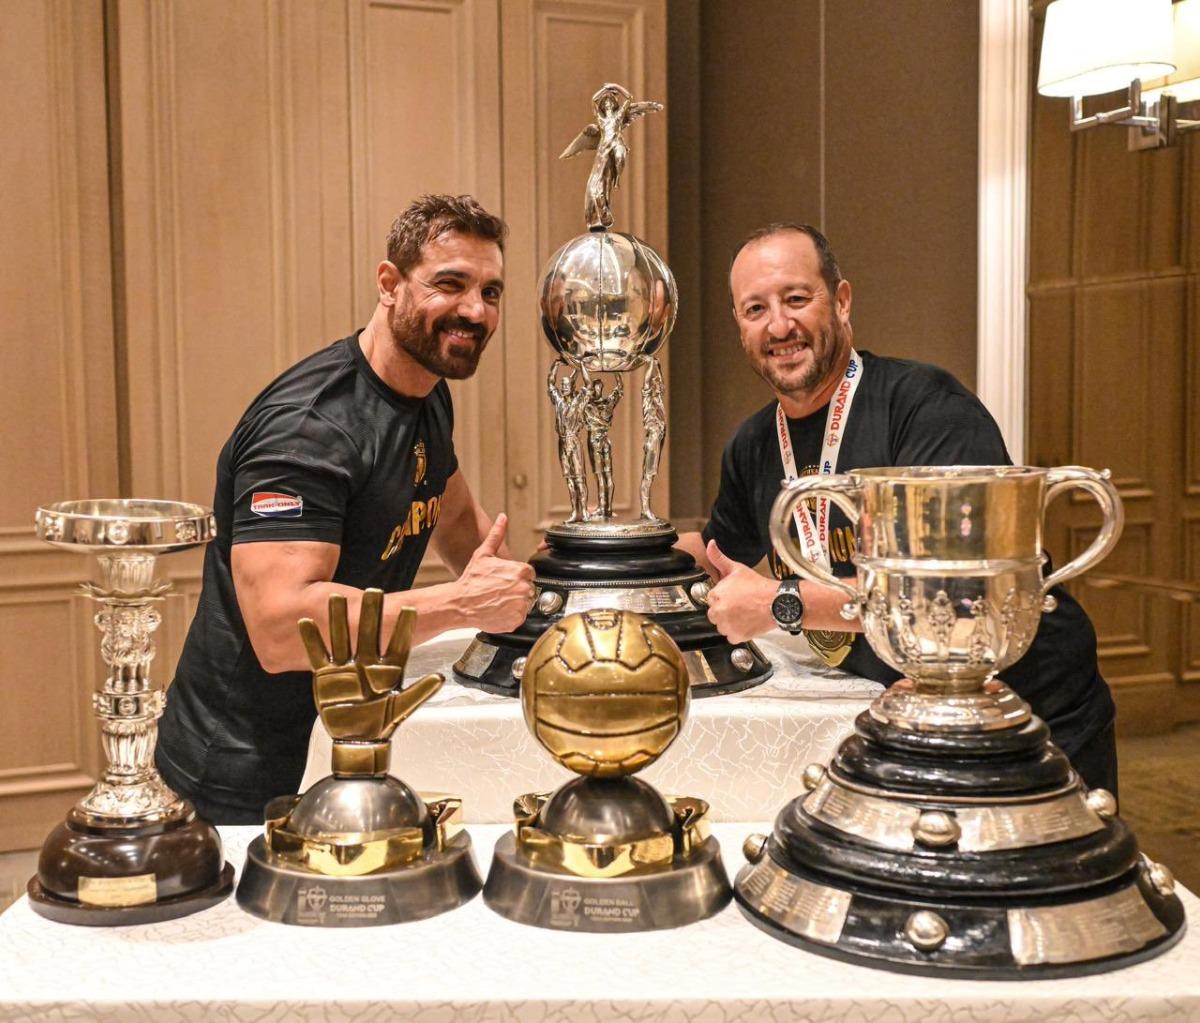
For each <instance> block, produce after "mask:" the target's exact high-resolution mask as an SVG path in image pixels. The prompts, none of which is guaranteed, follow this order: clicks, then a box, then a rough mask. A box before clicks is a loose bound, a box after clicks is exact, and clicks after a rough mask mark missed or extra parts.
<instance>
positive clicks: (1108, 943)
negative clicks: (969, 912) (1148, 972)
mask: <svg viewBox="0 0 1200 1023" xmlns="http://www.w3.org/2000/svg"><path fill="white" fill-rule="evenodd" d="M1166 933H1167V929H1166V928H1165V927H1164V926H1163V925H1162V923H1160V922H1159V919H1158V917H1156V916H1155V915H1154V914H1153V913H1152V912H1151V911H1150V907H1149V906H1147V905H1146V902H1145V900H1144V899H1143V898H1142V893H1141V892H1140V891H1138V888H1137V886H1136V885H1133V886H1131V887H1129V888H1125V889H1123V890H1122V891H1119V892H1114V893H1113V894H1112V895H1105V896H1104V897H1103V898H1099V899H1089V900H1087V901H1086V902H1075V903H1071V904H1069V905H1066V906H1045V907H1040V908H1027V909H1010V910H1009V911H1008V941H1009V946H1010V947H1011V948H1012V954H1013V958H1014V959H1015V960H1016V961H1017V962H1018V963H1020V964H1021V965H1022V966H1032V965H1035V964H1038V963H1076V962H1081V961H1083V960H1087V959H1101V958H1104V957H1106V956H1112V955H1118V954H1120V953H1122V952H1134V951H1136V950H1137V949H1139V948H1142V947H1144V946H1145V945H1147V944H1149V943H1150V942H1151V941H1154V940H1155V939H1156V938H1161V937H1162V936H1163V935H1165V934H1166Z"/></svg>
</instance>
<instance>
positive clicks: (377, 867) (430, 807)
mask: <svg viewBox="0 0 1200 1023" xmlns="http://www.w3.org/2000/svg"><path fill="white" fill-rule="evenodd" d="M416 619H417V613H416V612H415V611H414V610H412V608H404V609H402V610H401V612H400V615H399V617H398V618H397V619H396V625H395V629H394V630H393V632H392V638H391V640H390V642H389V643H388V646H387V649H386V650H385V651H384V652H383V653H380V630H381V628H382V623H383V593H382V591H380V590H366V591H365V592H364V593H363V598H362V607H361V609H360V611H359V622H358V642H357V644H356V648H355V650H354V651H353V652H351V649H350V626H349V621H348V617H347V613H346V598H345V597H343V596H341V595H340V594H333V595H332V596H330V598H329V639H330V648H331V649H329V650H326V648H325V641H324V639H323V638H322V637H321V632H320V630H319V629H318V628H317V625H316V623H315V622H314V621H312V620H311V619H308V618H305V619H303V620H302V621H301V622H300V634H301V636H302V637H303V639H304V645H305V647H306V649H307V650H308V655H309V660H310V662H311V663H312V667H313V696H314V698H315V700H316V704H317V710H318V712H319V713H320V715H321V721H322V722H323V723H324V725H325V728H326V729H327V730H328V731H329V734H330V736H331V737H332V738H333V755H332V763H333V773H332V774H331V775H329V776H328V777H326V778H322V779H321V780H320V781H319V782H317V783H316V784H314V785H313V786H312V787H311V788H310V789H309V790H308V791H307V792H306V793H304V794H303V795H294V796H281V797H279V798H278V799H275V800H272V801H271V802H270V803H268V804H267V810H266V818H267V820H266V833H265V834H264V835H260V836H259V837H258V838H256V839H255V840H254V841H253V842H252V843H251V844H250V848H249V850H248V852H247V855H246V865H245V867H244V868H243V870H242V877H241V880H240V881H239V882H238V889H237V900H238V902H239V903H240V904H241V906H242V908H243V909H246V910H248V911H249V912H251V913H253V914H254V915H256V916H261V917H265V918H266V919H268V920H274V921H277V922H281V923H285V924H299V925H301V926H316V927H367V926H372V925H377V924H392V923H402V922H404V921H407V920H421V919H424V918H425V917H430V916H436V915H437V914H438V913H444V912H446V911H447V910H450V909H454V908H455V907H456V906H460V905H462V904H463V903H464V902H468V901H470V900H471V899H472V898H474V897H475V895H476V893H478V891H479V889H480V887H481V881H480V878H479V872H478V870H476V867H475V861H474V859H473V858H472V856H471V838H470V836H469V835H468V834H467V833H466V832H465V831H463V830H462V829H461V827H460V826H458V825H457V823H456V822H454V821H453V818H454V817H455V816H456V815H457V813H458V811H459V810H460V809H461V807H462V801H461V800H460V799H458V798H456V797H454V796H447V795H441V796H424V797H423V796H421V795H419V794H418V793H416V792H414V791H413V790H412V789H411V788H409V787H408V786H407V785H405V784H404V782H402V781H400V780H399V779H398V778H394V777H392V776H391V775H389V774H388V760H389V757H390V754H391V747H392V733H393V732H394V731H395V730H396V728H397V726H398V725H399V724H400V723H401V722H402V721H404V720H405V719H406V718H407V717H408V716H409V715H410V714H412V712H413V711H414V710H416V709H417V708H418V707H419V706H420V705H421V704H422V703H424V702H425V701H426V700H428V699H429V698H430V697H431V696H432V695H433V694H434V693H436V692H437V691H438V690H439V689H440V688H441V687H442V683H443V682H444V681H445V680H444V679H443V677H442V676H441V675H426V676H425V677H424V678H422V679H421V680H420V681H418V682H414V683H413V684H412V685H411V686H409V687H408V688H407V689H405V688H403V684H404V667H405V664H406V663H407V662H408V653H409V649H410V647H411V645H412V635H413V628H414V626H415V625H416Z"/></svg>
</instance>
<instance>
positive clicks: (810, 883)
mask: <svg viewBox="0 0 1200 1023" xmlns="http://www.w3.org/2000/svg"><path fill="white" fill-rule="evenodd" d="M1076 487H1078V488H1081V489H1083V490H1085V491H1087V492H1088V493H1089V494H1091V495H1092V496H1093V497H1094V498H1095V499H1096V501H1097V503H1098V504H1099V505H1100V510H1101V512H1102V513H1103V523H1102V525H1101V527H1100V529H1099V530H1098V532H1097V535H1096V537H1095V539H1094V540H1093V541H1092V543H1091V545H1090V546H1089V547H1088V548H1087V549H1086V550H1084V551H1083V552H1082V553H1080V554H1079V555H1078V556H1076V557H1075V558H1074V559H1072V560H1071V561H1069V562H1068V563H1067V564H1066V565H1064V566H1062V567H1061V568H1059V569H1058V570H1057V571H1055V572H1054V573H1053V574H1051V575H1049V576H1047V577H1045V578H1043V577H1042V565H1043V562H1044V561H1045V558H1044V556H1043V554H1042V515H1043V510H1044V507H1045V505H1046V503H1047V502H1048V501H1049V500H1050V499H1051V498H1053V497H1054V496H1056V495H1057V494H1060V493H1063V492H1065V491H1067V490H1069V489H1072V488H1076ZM811 498H827V499H829V500H832V501H834V502H835V503H836V504H838V505H839V506H840V507H841V508H842V509H843V510H844V511H845V512H846V514H847V515H848V516H849V517H850V519H851V520H852V521H854V522H856V523H857V531H858V545H857V547H858V553H857V554H855V556H854V564H855V566H856V567H857V570H858V575H857V579H855V580H841V579H837V578H835V577H833V576H832V575H831V574H829V572H827V571H826V570H825V569H824V568H822V567H821V566H819V565H815V564H814V563H812V562H809V561H807V560H806V559H805V557H804V554H803V552H802V551H801V550H800V548H799V545H798V544H797V543H796V541H795V540H793V539H792V538H791V536H790V534H789V532H788V528H787V526H788V523H790V522H791V519H792V510H793V509H794V508H795V507H796V506H797V504H799V502H801V501H804V500H808V499H811ZM1122 521H1123V513H1122V510H1121V499H1120V497H1119V495H1118V494H1117V491H1116V488H1115V487H1114V486H1113V485H1112V484H1111V483H1110V482H1109V480H1108V474H1107V473H1103V474H1101V473H1097V472H1095V471H1093V470H1092V469H1084V468H1081V467H1078V466H1064V467H1061V468H1056V469H1039V468H1028V467H1021V466H950V467H930V468H920V467H918V468H901V469H859V470H856V471H854V472H851V473H849V474H845V475H834V476H809V477H805V478H802V479H799V480H793V481H790V482H788V483H787V484H786V485H785V487H784V489H783V491H782V492H781V493H780V495H779V498H778V500H776V502H775V507H774V509H773V510H772V513H771V524H770V525H771V540H772V542H773V543H774V544H775V547H776V549H777V550H778V551H779V552H780V554H781V555H782V557H783V558H784V559H785V560H786V561H787V563H788V564H789V565H791V567H792V568H793V569H794V570H795V571H796V572H798V573H799V574H800V575H802V576H803V577H805V578H807V579H811V580H812V581H814V582H817V583H820V584H822V585H824V586H834V587H837V588H838V589H840V590H841V591H842V592H843V593H845V594H846V596H847V597H848V598H849V600H850V603H849V604H847V605H846V611H845V613H846V614H851V615H855V616H857V615H861V616H862V620H863V627H864V631H865V633H866V638H867V641H868V642H869V643H870V644H871V648H872V649H873V650H874V651H875V652H876V654H878V655H879V657H880V658H882V659H883V660H884V661H885V662H886V663H888V664H890V665H891V666H892V667H894V668H895V669H896V670H897V671H900V672H902V673H903V674H904V676H905V677H904V678H903V679H901V680H900V681H898V682H896V683H895V684H894V685H893V686H891V687H890V688H889V689H888V690H887V691H885V692H884V693H883V694H882V695H881V696H879V697H878V698H877V699H876V700H875V702H874V703H873V704H872V705H871V708H870V710H868V711H864V712H863V713H862V714H861V715H859V717H858V720H857V721H856V722H855V734H853V735H851V736H849V737H848V738H846V739H845V740H844V741H843V742H842V743H841V745H840V746H839V747H838V750H837V753H836V754H835V756H834V758H833V761H832V763H830V764H829V765H828V767H824V766H822V765H819V764H813V765H810V766H809V768H808V769H807V770H806V771H805V774H804V781H805V787H806V788H807V789H808V791H807V792H806V793H804V794H802V795H800V796H798V797H797V798H796V799H794V800H793V801H792V802H791V803H789V804H788V805H787V806H786V807H784V809H783V811H782V812H781V813H780V814H779V817H778V818H777V820H776V822H775V830H774V833H773V834H772V836H771V837H770V839H767V837H766V836H763V835H757V836H751V837H750V838H749V839H747V841H746V845H745V850H746V855H747V858H748V859H749V860H750V865H749V866H747V867H746V868H745V869H744V870H743V871H742V872H741V873H740V874H739V875H738V878H737V882H736V884H735V889H736V897H737V900H738V902H739V903H740V905H741V907H742V909H743V910H744V911H745V913H746V914H747V916H749V918H750V919H751V920H752V921H753V922H754V923H756V924H758V925H759V926H760V927H762V928H763V929H764V930H766V931H768V932H769V933H771V934H773V935H775V936H776V937H778V938H781V939H782V940H784V941H788V942H791V943H792V944H796V945H801V946H802V947H804V948H806V949H808V950H810V951H813V952H819V953H821V954H823V955H829V956H833V957H834V958H839V959H848V960H850V961H853V962H858V963H862V964H864V965H868V966H878V967H883V968H886V969H892V970H899V971H902V972H907V973H925V974H932V975H936V976H941V977H953V976H959V977H975V978H992V979H998V980H1012V979H1025V978H1035V977H1052V976H1072V975H1078V974H1084V973H1096V972H1099V971H1102V970H1110V969H1114V968H1116V967H1119V966H1126V965H1128V964H1130V963H1133V962H1138V961H1139V960H1142V959H1147V958H1149V957H1151V956H1154V955H1157V954H1158V953H1160V952H1162V951H1164V950H1165V949H1167V948H1170V947H1171V946H1172V945H1173V944H1174V943H1175V942H1176V941H1177V940H1178V939H1179V937H1180V936H1181V935H1182V934H1183V929H1184V914H1183V906H1182V904H1181V903H1180V901H1179V898H1178V896H1176V895H1175V894H1174V882H1173V880H1172V878H1171V873H1170V871H1168V870H1167V869H1166V868H1165V867H1163V866H1161V865H1160V864H1157V863H1151V862H1150V861H1149V860H1147V859H1146V858H1145V857H1144V856H1142V855H1140V854H1139V852H1138V847H1137V842H1136V840H1135V839H1134V836H1133V835H1132V833H1131V832H1130V831H1129V829H1128V828H1127V827H1126V826H1125V824H1124V823H1123V822H1122V821H1121V819H1120V818H1119V817H1118V816H1116V812H1117V805H1116V800H1115V799H1114V798H1113V797H1112V795H1111V794H1110V793H1108V792H1105V791H1104V790H1103V789H1092V790H1091V791H1089V790H1088V789H1087V788H1086V787H1085V786H1084V785H1083V784H1082V782H1081V781H1080V779H1079V776H1078V775H1077V774H1076V773H1075V771H1074V770H1072V768H1071V764H1070V762H1069V761H1068V759H1067V757H1066V756H1064V755H1063V753H1062V752H1061V751H1060V750H1058V749H1057V748H1056V747H1055V746H1053V745H1052V744H1051V743H1050V741H1049V738H1050V733H1049V729H1048V728H1047V727H1046V725H1045V724H1044V723H1043V722H1042V721H1040V720H1039V719H1038V718H1037V717H1035V716H1034V715H1033V714H1032V713H1031V712H1030V709H1029V705H1028V704H1026V703H1025V702H1024V701H1023V700H1022V699H1021V698H1020V696H1018V695H1017V694H1016V693H1015V692H1013V691H1012V690H1011V689H1010V688H1009V687H1008V686H1006V685H1005V684H1004V683H1003V682H1002V681H1001V680H1000V679H997V678H996V677H995V676H996V674H997V673H1000V674H1003V672H1004V669H1005V668H1007V667H1008V666H1009V665H1011V664H1013V663H1015V662H1016V661H1017V660H1018V659H1019V658H1020V657H1021V656H1022V655H1023V654H1024V653H1025V652H1026V651H1027V650H1028V649H1029V646H1030V644H1031V643H1032V642H1033V638H1034V635H1035V633H1036V632H1037V629H1038V622H1039V620H1040V618H1041V615H1042V613H1043V611H1045V612H1046V613H1049V614H1052V613H1053V612H1054V610H1055V607H1056V606H1057V601H1056V598H1055V597H1054V596H1053V595H1052V594H1051V593H1050V590H1051V588H1052V587H1053V586H1055V585H1056V584H1057V583H1059V582H1062V581H1064V580H1066V579H1070V578H1073V577H1074V576H1077V575H1079V574H1080V573H1081V572H1083V571H1085V570H1086V569H1087V568H1089V567H1090V566H1091V565H1093V564H1095V563H1096V562H1097V561H1099V560H1100V559H1101V558H1103V557H1104V556H1105V555H1106V554H1107V553H1108V552H1109V551H1110V550H1111V549H1112V547H1113V545H1114V544H1115V543H1116V542H1117V538H1118V537H1119V536H1120V532H1121V524H1122Z"/></svg>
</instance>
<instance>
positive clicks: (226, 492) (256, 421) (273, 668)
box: [156, 195, 533, 824]
mask: <svg viewBox="0 0 1200 1023" xmlns="http://www.w3.org/2000/svg"><path fill="white" fill-rule="evenodd" d="M504 235H505V226H504V223H503V222H502V221H501V220H500V219H499V218H497V217H495V216H493V215H491V214H490V213H488V212H487V211H486V210H484V209H483V208H482V207H481V206H480V205H479V204H478V203H477V202H476V201H475V200H474V199H472V198H471V197H470V196H442V195H426V196H422V197H421V198H420V199H418V200H417V201H416V202H414V203H413V204H412V205H411V206H409V207H408V209H406V210H405V211H404V212H403V213H402V214H401V215H400V216H399V217H398V218H397V219H396V221H395V222H394V223H393V224H392V229H391V232H390V233H389V235H388V240H387V259H386V260H384V261H383V262H382V263H380V264H379V266H378V268H377V270H376V284H377V288H378V295H379V301H378V304H377V305H376V307H375V312H374V314H373V315H372V317H371V320H370V322H369V323H368V324H367V325H366V327H365V328H363V329H362V330H360V331H358V332H356V333H355V334H352V335H351V336H349V337H347V338H343V339H342V340H340V341H336V342H334V343H333V344H332V345H330V346H329V347H328V348H325V349H323V350H322V351H319V352H317V353H316V354H315V355H312V356H310V357H309V358H307V359H305V360H304V361H302V362H300V363H298V364H297V365H295V366H293V367H292V368H291V369H289V370H287V371H286V372H285V373H283V375H282V376H280V377H279V378H278V379H276V380H275V381H274V382H272V383H271V384H269V385H268V386H267V388H266V389H265V390H264V391H263V392H262V393H261V394H260V395H259V396H258V397H257V398H255V399H254V401H253V402H252V403H251V405H250V407H249V409H247V410H246V413H245V414H244V415H243V416H242V418H241V420H240V421H239V423H238V424H237V426H236V427H235V428H234V431H233V435H232V436H231V437H230V438H229V440H228V442H227V443H226V444H225V446H224V448H222V450H221V454H220V457H219V458H218V459H217V486H216V496H215V498H214V501H213V504H214V511H215V514H216V517H217V528H218V537H217V539H216V540H215V541H214V542H213V543H211V544H209V546H208V549H207V550H206V552H205V560H204V582H203V588H202V590H201V593H200V600H199V605H198V607H197V611H196V617H195V619H194V620H193V622H192V626H191V629H190V631H189V632H188V636H187V642H186V643H185V645H184V649H183V654H182V656H181V657H180V660H179V667H178V669H177V672H176V676H175V681H174V683H173V685H172V686H171V688H170V690H169V694H168V699H167V708H166V713H165V714H164V716H163V718H162V721H161V724H160V726H159V741H158V753H157V758H156V759H157V764H158V768H159V770H160V771H161V772H162V775H163V777H164V778H165V779H166V781H167V783H168V784H170V785H171V786H172V787H173V788H174V789H176V790H177V791H178V792H180V793H182V794H183V795H186V796H187V797H188V798H190V799H191V800H192V801H193V802H194V803H195V805H196V809H197V811H198V812H199V813H200V814H201V816H203V817H205V818H207V819H208V820H210V821H213V822H215V823H220V824H238V823H242V824H260V823H261V822H262V810H263V806H264V804H265V803H266V802H267V801H268V800H270V799H271V798H272V797H274V796H277V795H281V794H284V793H290V792H294V791H295V790H296V786H297V785H298V784H299V782H300V778H301V776H302V774H303V770H304V762H305V756H306V752H307V748H308V737H309V733H310V731H311V729H312V724H313V720H314V718H315V716H316V710H315V707H314V705H313V699H312V682H311V675H310V671H309V664H308V659H307V656H306V654H305V650H304V646H303V644H302V643H301V640H300V636H299V633H298V631H297V629H296V622H297V620H298V619H300V618H312V619H314V620H315V621H316V622H318V623H320V624H322V627H324V622H325V620H326V617H327V608H328V599H329V595H330V594H331V593H341V594H344V595H345V596H346V598H347V601H348V604H349V609H350V628H351V634H352V635H353V634H354V633H355V631H356V630H357V618H358V610H359V604H360V600H361V595H362V591H363V590H364V589H367V588H368V587H378V588H379V589H382V590H383V591H384V592H385V593H386V594H387V596H386V598H385V602H384V622H383V628H382V634H383V635H388V634H390V632H391V630H392V623H393V622H394V621H395V619H396V616H397V614H398V613H399V610H400V608H401V607H404V606H409V607H414V608H416V609H417V611H418V613H419V618H418V620H417V626H416V641H417V642H420V641H421V640H423V639H428V638H429V637H430V636H433V635H435V634H437V633H439V632H442V631H444V630H446V629H451V628H457V627H460V626H469V627H472V628H477V629H482V630H485V631H490V632H508V631H510V630H511V629H514V628H516V627H517V626H518V625H519V624H520V623H521V622H522V621H524V619H525V615H526V613H527V612H528V611H529V608H530V605H531V604H532V601H533V570H532V569H531V568H530V567H529V565H527V564H525V563H523V562H517V561H514V560H512V558H511V555H510V554H509V551H508V549H507V547H506V546H505V544H504V533H505V529H506V525H507V520H506V518H505V516H504V515H502V514H501V515H499V516H498V517H497V518H496V520H495V521H494V522H493V521H492V520H491V518H489V516H487V515H486V514H485V513H484V512H483V510H482V509H481V508H480V507H479V504H478V503H477V502H476V501H475V498H474V497H473V496H472V494H471V491H470V488H469V487H468V486H467V483H466V480H465V479H464V478H463V474H462V471H461V470H460V469H459V467H458V460H457V458H456V457H455V454H454V444H453V438H452V433H453V425H454V415H453V409H452V407H451V402H450V392H449V388H448V387H447V386H446V383H445V381H446V380H447V379H451V380H461V379H464V378H466V377H469V376H471V375H472V374H473V373H474V372H475V369H476V366H477V365H478V363H479V357H480V355H482V354H483V350H484V348H486V347H487V343H488V340H489V339H490V338H491V336H492V334H493V333H494V331H495V330H496V326H497V324H498V323H499V319H500V297H501V293H502V292H503V289H504V279H503V277H504V255H503V245H504ZM431 542H432V544H433V548H434V550H435V551H436V552H437V554H438V556H439V557H440V558H441V560H442V561H443V562H444V563H445V564H446V565H448V566H449V567H450V568H451V569H452V570H453V571H454V572H455V573H456V574H457V576H458V578H457V579H456V580H455V581H453V582H450V583H444V584H441V585H437V586H430V587H426V588H423V589H419V590H412V589H410V587H411V586H412V583H413V579H414V577H415V575H416V572H417V569H418V567H419V566H420V564H421V559H422V557H423V556H424V554H425V550H426V547H427V546H428V545H429V544H430V543H431ZM326 639H327V641H328V637H326Z"/></svg>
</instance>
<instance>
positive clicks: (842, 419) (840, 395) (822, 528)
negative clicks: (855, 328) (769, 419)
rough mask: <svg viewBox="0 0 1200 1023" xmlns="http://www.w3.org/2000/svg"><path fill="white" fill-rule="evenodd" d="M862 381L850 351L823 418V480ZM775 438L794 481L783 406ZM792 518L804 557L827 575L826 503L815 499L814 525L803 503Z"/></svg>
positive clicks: (855, 357) (833, 467)
mask: <svg viewBox="0 0 1200 1023" xmlns="http://www.w3.org/2000/svg"><path fill="white" fill-rule="evenodd" d="M862 377H863V364H862V358H861V357H860V356H859V354H858V352H856V351H855V350H854V349H853V348H851V349H850V362H849V363H848V364H847V366H846V373H845V375H844V376H843V377H842V379H841V382H840V383H839V384H838V386H837V390H835V391H834V392H833V397H832V398H830V399H829V411H828V412H827V413H826V415H825V438H824V442H823V443H822V445H821V463H820V466H819V468H818V471H819V472H820V474H821V475H822V476H829V475H831V474H833V473H834V472H836V471H837V461H838V452H839V450H840V447H841V442H842V437H843V435H844V434H845V432H846V423H847V422H848V421H849V419H850V406H851V405H852V404H853V402H854V395H855V392H857V391H858V385H859V384H860V383H862ZM775 435H776V436H777V437H778V439H779V457H780V460H781V461H782V462H783V475H784V479H785V480H794V479H796V478H797V477H798V475H799V474H798V473H797V471H796V456H795V453H794V452H793V451H792V438H791V436H790V434H789V433H788V427H787V416H786V415H785V414H784V411H783V406H782V405H778V404H777V405H776V406H775ZM792 517H793V518H794V519H795V520H796V533H797V535H798V536H799V538H800V546H801V547H802V548H803V550H804V555H805V557H807V558H808V559H809V560H810V561H815V562H816V563H817V564H819V565H820V566H821V567H822V568H824V569H825V570H826V571H827V572H829V571H832V566H831V562H830V558H829V499H828V498H825V497H819V498H817V518H816V521H815V522H814V521H813V517H812V514H811V513H810V512H809V510H808V508H807V507H806V505H805V502H804V501H800V502H799V503H798V504H797V505H796V508H795V511H794V512H793V513H792Z"/></svg>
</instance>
